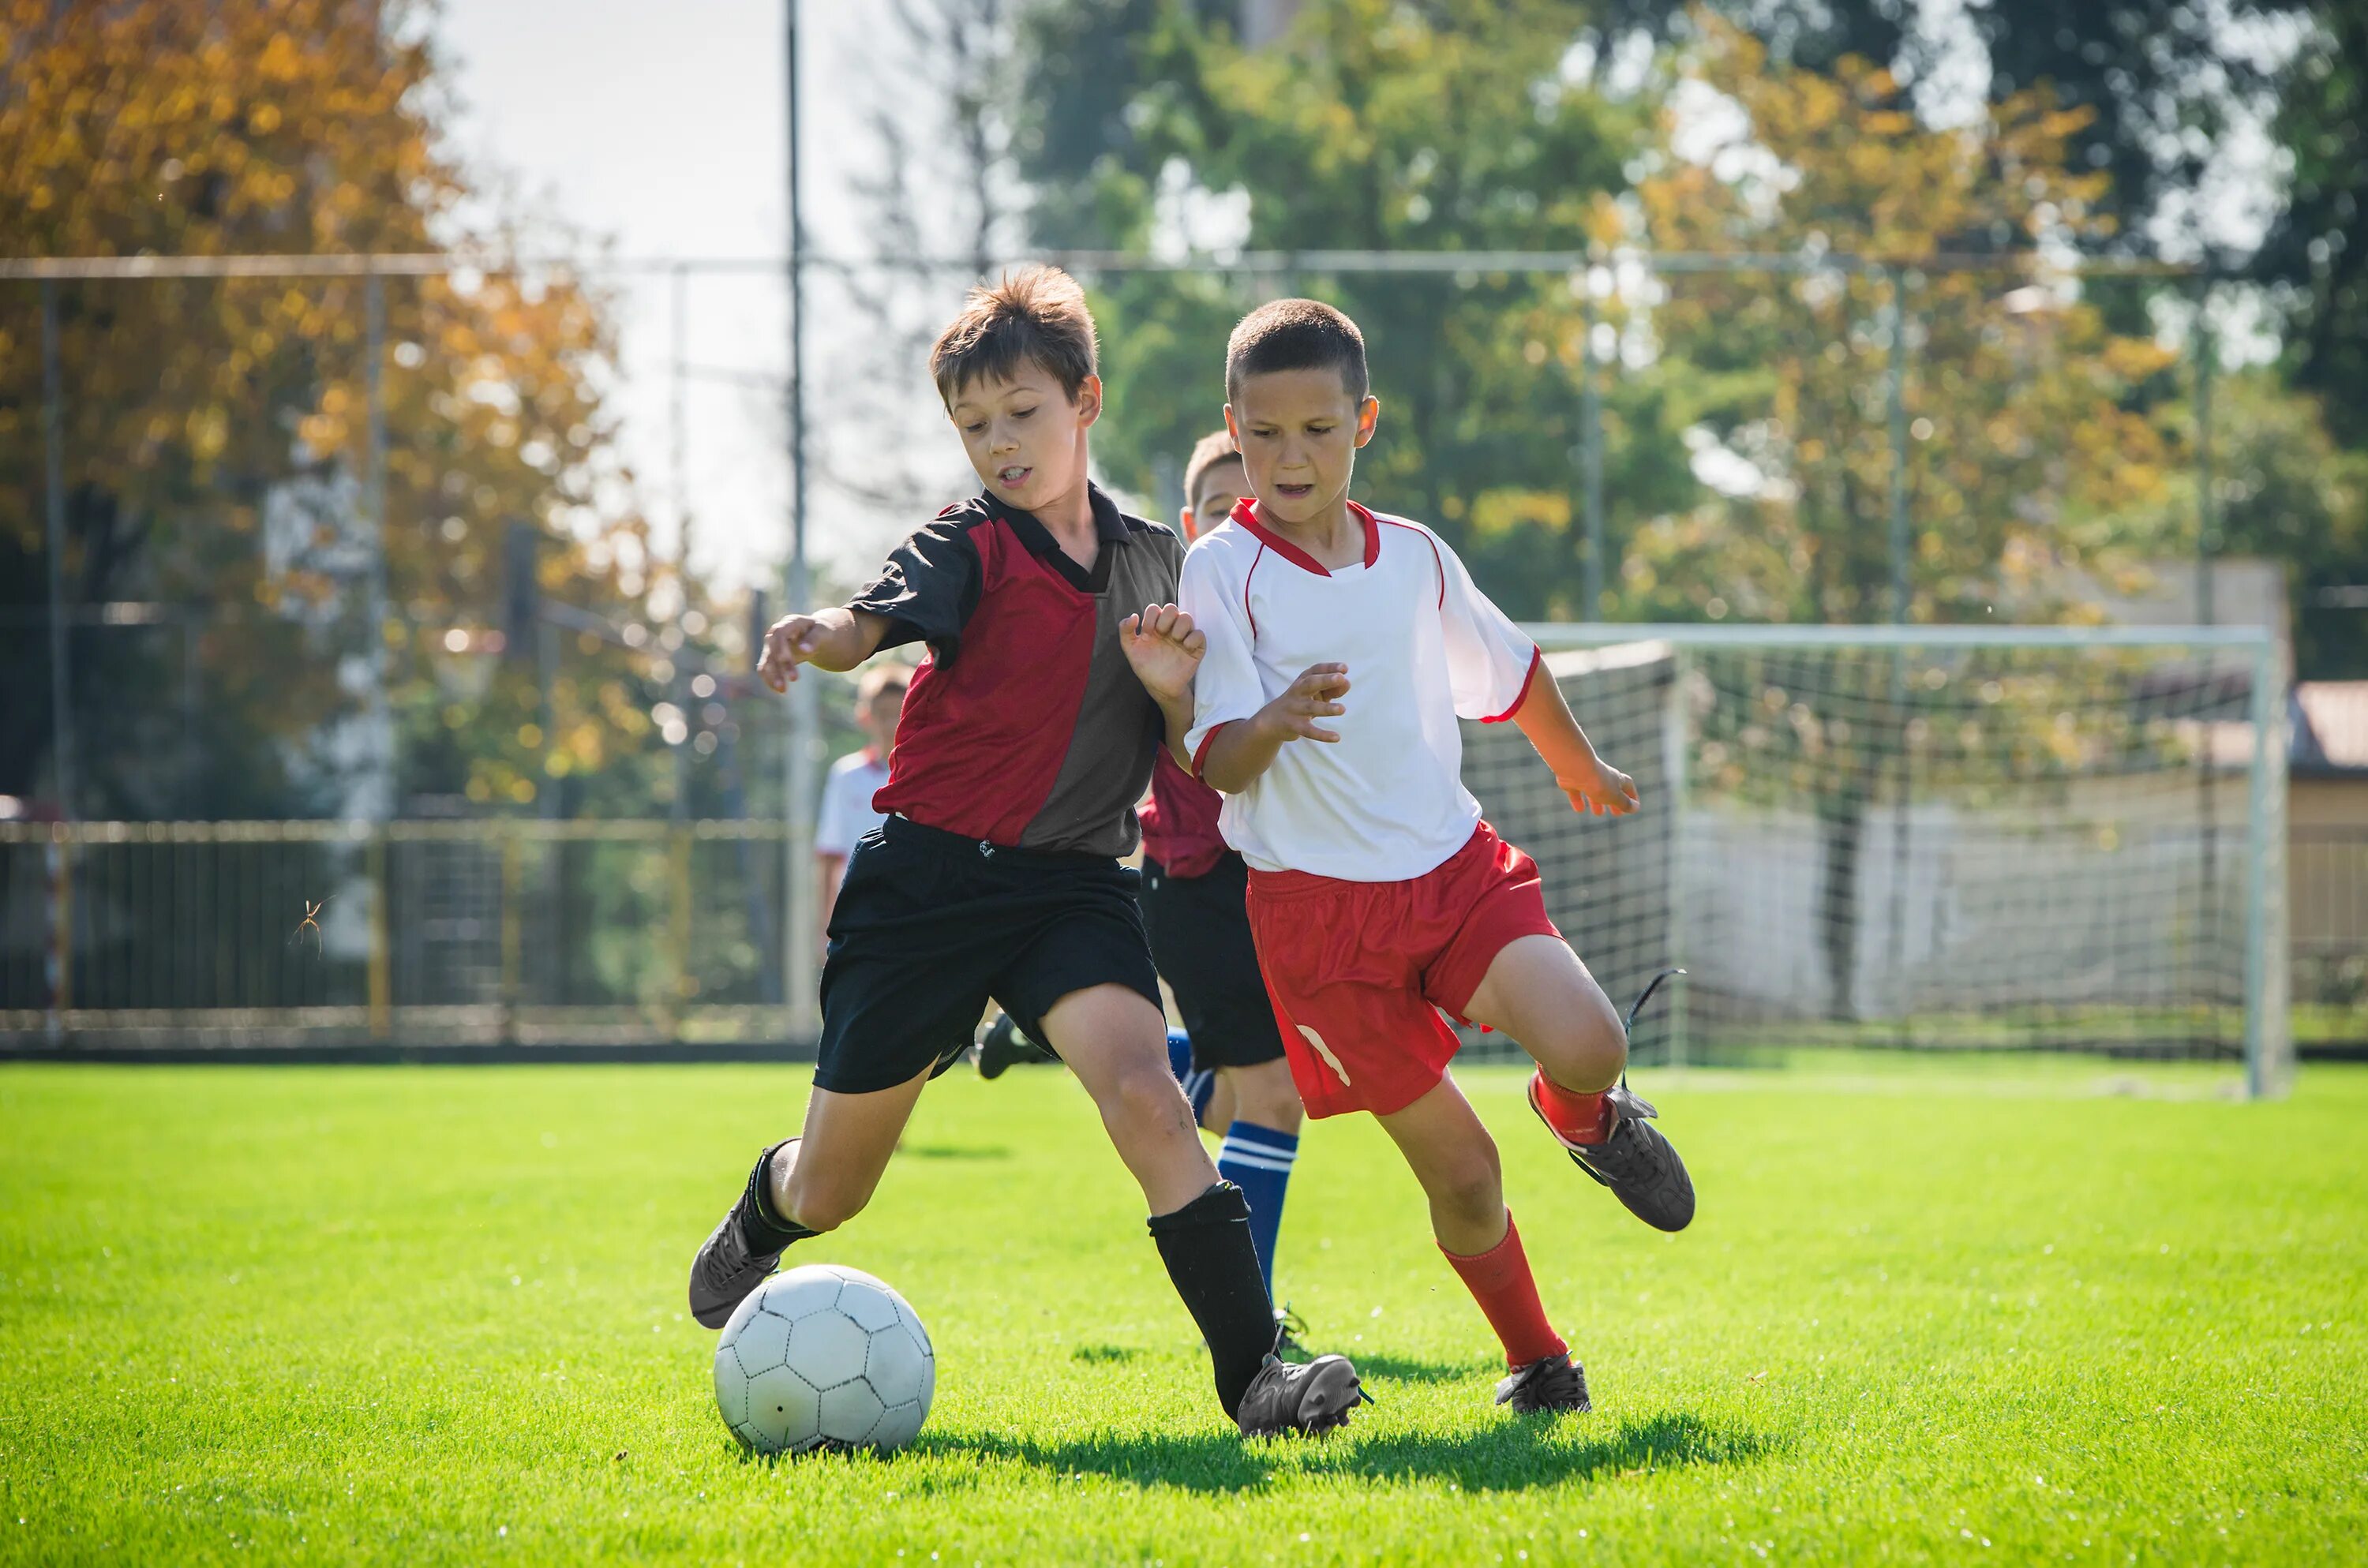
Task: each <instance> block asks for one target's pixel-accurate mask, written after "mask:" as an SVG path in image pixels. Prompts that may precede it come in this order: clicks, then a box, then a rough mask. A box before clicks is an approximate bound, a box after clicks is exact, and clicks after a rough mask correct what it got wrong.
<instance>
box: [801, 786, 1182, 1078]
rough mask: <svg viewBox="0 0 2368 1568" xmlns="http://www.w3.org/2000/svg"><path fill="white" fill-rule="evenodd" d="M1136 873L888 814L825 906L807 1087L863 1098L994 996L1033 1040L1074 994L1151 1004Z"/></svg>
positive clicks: (950, 1054)
mask: <svg viewBox="0 0 2368 1568" xmlns="http://www.w3.org/2000/svg"><path fill="white" fill-rule="evenodd" d="M1141 880H1142V879H1141V878H1140V877H1139V876H1137V875H1136V873H1135V872H1133V871H1132V870H1130V869H1127V868H1126V867H1124V866H1121V865H1120V864H1119V863H1118V862H1117V861H1116V860H1113V859H1110V858H1108V857H1106V856H1099V855H1061V854H1052V853H1047V852H1043V851H1039V850H1029V849H1005V848H1000V847H995V846H981V845H980V844H979V843H978V842H977V841H976V840H975V839H969V838H963V837H962V836H961V835H957V834H951V833H945V832H942V831H940V830H939V829H937V828H934V827H923V826H921V825H920V824H917V823H912V822H907V821H905V819H904V818H902V817H894V816H892V817H890V818H889V819H888V820H887V821H886V822H885V823H883V824H882V825H881V826H880V827H878V828H876V829H874V830H873V831H872V832H871V833H867V834H865V835H863V836H862V837H861V838H860V839H859V840H857V841H856V846H855V853H854V854H852V855H850V856H848V861H847V880H846V881H845V882H844V883H842V884H841V885H840V887H839V892H838V902H837V904H836V905H834V906H833V907H832V909H831V914H830V950H829V956H828V957H827V958H826V959H825V960H824V961H823V966H822V1042H821V1045H820V1047H819V1050H818V1052H817V1060H816V1062H815V1066H814V1086H815V1087H817V1088H823V1089H828V1090H830V1091H831V1092H832V1093H834V1094H841V1095H861V1094H870V1093H871V1092H872V1091H874V1090H878V1089H887V1088H894V1086H895V1085H898V1084H902V1083H905V1082H906V1081H907V1080H909V1079H911V1078H912V1077H914V1076H915V1075H916V1074H921V1073H925V1072H928V1071H930V1070H931V1069H932V1068H934V1069H935V1070H936V1071H938V1072H940V1073H942V1072H944V1071H945V1069H946V1068H947V1067H949V1066H951V1065H952V1064H953V1062H955V1060H956V1059H958V1058H959V1057H960V1056H961V1054H962V1051H963V1050H964V1049H965V1048H966V1047H968V1046H969V1044H970V1042H971V1040H972V1037H973V1035H974V1034H975V1033H976V1032H977V1029H978V1021H979V1018H980V1017H981V1016H982V1015H983V1014H984V1013H985V1011H986V1003H987V999H988V998H989V997H993V998H994V999H995V1000H996V1002H998V1003H1000V1004H1001V1005H1002V1007H1003V1010H1004V1011H1005V1012H1007V1013H1008V1014H1010V1015H1011V1017H1012V1021H1013V1022H1015V1023H1017V1024H1018V1025H1019V1027H1020V1028H1021V1029H1022V1030H1024V1031H1025V1032H1026V1034H1027V1036H1028V1038H1029V1039H1030V1040H1042V1039H1043V1038H1044V1034H1043V1023H1044V1015H1045V1014H1046V1013H1047V1012H1048V1011H1050V1010H1051V1009H1052V1006H1053V1003H1055V1002H1058V1001H1059V1000H1060V999H1061V998H1062V997H1064V996H1066V995H1068V994H1070V993H1071V992H1073V991H1083V990H1085V989H1086V988H1087V987H1088V986H1092V985H1124V986H1127V987H1129V988H1130V989H1132V990H1133V991H1136V992H1139V993H1140V994H1143V995H1144V996H1146V997H1148V998H1150V1000H1151V1005H1152V1006H1155V1007H1156V1006H1159V980H1158V977H1157V976H1156V974H1155V973H1154V972H1153V971H1152V967H1151V949H1150V945H1149V943H1148V941H1147V940H1146V939H1145V937H1144V929H1143V913H1142V910H1141V908H1140V907H1139V906H1138V905H1137V904H1136V903H1135V888H1136V884H1137V883H1138V882H1140V881H1141Z"/></svg>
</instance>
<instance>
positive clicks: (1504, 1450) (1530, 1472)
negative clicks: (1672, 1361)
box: [914, 1411, 1773, 1492]
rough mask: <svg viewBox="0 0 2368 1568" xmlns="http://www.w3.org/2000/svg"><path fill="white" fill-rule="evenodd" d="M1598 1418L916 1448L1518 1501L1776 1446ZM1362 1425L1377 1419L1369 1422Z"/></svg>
mask: <svg viewBox="0 0 2368 1568" xmlns="http://www.w3.org/2000/svg"><path fill="white" fill-rule="evenodd" d="M1599 1419H1600V1417H1588V1416H1562V1417H1559V1418H1555V1419H1553V1420H1545V1421H1540V1420H1515V1419H1508V1420H1507V1421H1506V1422H1505V1424H1504V1425H1503V1426H1498V1427H1497V1428H1495V1429H1493V1430H1491V1431H1486V1432H1482V1433H1476V1434H1462V1435H1457V1436H1453V1437H1441V1436H1435V1435H1427V1434H1423V1433H1415V1432H1408V1433H1393V1432H1388V1431H1381V1432H1372V1435H1370V1436H1366V1435H1363V1434H1358V1433H1356V1430H1355V1428H1351V1432H1352V1434H1354V1435H1352V1436H1350V1437H1344V1438H1338V1439H1335V1440H1333V1441H1331V1442H1326V1443H1323V1444H1319V1445H1315V1446H1311V1447H1308V1448H1305V1449H1302V1448H1300V1447H1299V1446H1298V1445H1296V1444H1290V1443H1283V1442H1278V1443H1276V1444H1275V1445H1273V1446H1266V1445H1252V1444H1246V1443H1244V1442H1243V1441H1242V1440H1241V1439H1240V1438H1238V1437H1231V1436H1226V1435H1223V1434H1167V1433H1106V1434H1103V1435H1101V1436H1099V1437H1086V1438H1078V1439H1072V1440H1069V1441H1065V1442H1046V1441H1042V1440H1039V1439H1036V1438H1031V1437H1006V1436H1003V1435H1002V1434H999V1433H975V1434H970V1433H965V1434H962V1435H961V1436H948V1437H939V1436H933V1435H928V1434H924V1435H923V1436H922V1437H921V1438H920V1440H919V1441H918V1442H917V1443H916V1444H915V1445H914V1448H915V1450H916V1452H919V1453H923V1454H932V1453H934V1454H969V1455H973V1456H974V1457H976V1458H979V1459H986V1460H1010V1461H1014V1462H1017V1463H1019V1464H1025V1465H1030V1466H1033V1467H1035V1468H1037V1469H1040V1470H1043V1471H1050V1472H1052V1474H1053V1478H1054V1479H1059V1478H1061V1477H1064V1476H1069V1475H1078V1474H1083V1475H1100V1476H1108V1477H1110V1479H1111V1480H1114V1481H1124V1482H1130V1483H1133V1484H1134V1485H1137V1486H1143V1487H1152V1486H1173V1487H1178V1488H1180V1489H1182V1490H1184V1491H1188V1492H1239V1491H1245V1490H1252V1489H1258V1488H1263V1487H1265V1486H1267V1485H1269V1484H1270V1483H1272V1482H1273V1480H1274V1472H1275V1471H1276V1469H1277V1468H1278V1467H1279V1466H1281V1465H1286V1464H1287V1465H1290V1467H1291V1468H1292V1469H1293V1470H1295V1471H1302V1472H1304V1473H1307V1474H1318V1475H1320V1474H1333V1475H1354V1476H1362V1477H1365V1478H1368V1479H1372V1480H1382V1481H1411V1480H1424V1481H1448V1482H1452V1483H1455V1484H1456V1485H1457V1486H1459V1487H1461V1488H1463V1490H1464V1491H1466V1492H1510V1491H1520V1490H1525V1489H1527V1488H1530V1487H1536V1486H1558V1485H1560V1484H1562V1483H1565V1482H1569V1481H1588V1480H1592V1479H1594V1478H1595V1477H1598V1476H1612V1477H1618V1476H1628V1475H1642V1474H1645V1473H1647V1472H1649V1471H1659V1470H1674V1469H1677V1468H1679V1467H1680V1466H1685V1465H1697V1464H1741V1463H1747V1462H1748V1461H1750V1460H1755V1459H1757V1458H1759V1456H1760V1455H1762V1454H1765V1453H1767V1452H1768V1451H1769V1450H1770V1448H1771V1447H1772V1446H1773V1445H1772V1444H1771V1442H1770V1439H1769V1438H1767V1437H1763V1436H1762V1435H1761V1434H1759V1433H1758V1432H1754V1431H1750V1430H1748V1429H1747V1428H1744V1427H1739V1426H1725V1425H1722V1424H1720V1423H1716V1422H1711V1421H1705V1420H1703V1419H1702V1417H1700V1416H1697V1415H1690V1414H1688V1413H1686V1412H1683V1411H1673V1412H1668V1413H1664V1414H1662V1415H1646V1416H1637V1417H1634V1418H1632V1419H1630V1420H1626V1421H1622V1422H1620V1423H1618V1424H1617V1425H1614V1426H1609V1427H1599V1426H1595V1425H1593V1423H1594V1422H1595V1421H1596V1420H1599ZM1365 1420H1366V1421H1367V1422H1370V1421H1371V1420H1372V1416H1371V1415H1370V1414H1369V1415H1367V1416H1366V1417H1365ZM1367 1430H1368V1431H1371V1428H1370V1426H1369V1427H1368V1428H1367ZM1293 1460H1296V1461H1297V1462H1296V1463H1292V1461H1293Z"/></svg>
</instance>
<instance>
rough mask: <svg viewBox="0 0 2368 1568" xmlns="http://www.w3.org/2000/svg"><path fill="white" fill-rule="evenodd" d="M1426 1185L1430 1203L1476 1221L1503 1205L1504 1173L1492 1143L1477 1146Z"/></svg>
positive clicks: (1440, 1171) (1436, 1174)
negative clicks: (1498, 1163)
mask: <svg viewBox="0 0 2368 1568" xmlns="http://www.w3.org/2000/svg"><path fill="white" fill-rule="evenodd" d="M1426 1185H1427V1186H1428V1187H1429V1192H1430V1196H1431V1198H1432V1199H1433V1200H1435V1201H1437V1202H1439V1203H1441V1204H1443V1205H1445V1206H1446V1207H1448V1208H1450V1209H1452V1210H1455V1211H1456V1212H1457V1213H1459V1214H1467V1215H1470V1216H1472V1217H1474V1218H1475V1219H1485V1218H1487V1217H1488V1216H1491V1215H1493V1214H1495V1213H1496V1212H1497V1210H1499V1209H1502V1208H1503V1207H1504V1206H1505V1177H1504V1172H1503V1171H1502V1169H1501V1168H1500V1167H1499V1166H1498V1165H1497V1145H1496V1144H1495V1143H1493V1142H1490V1143H1483V1144H1480V1145H1478V1146H1476V1147H1474V1149H1472V1150H1471V1151H1470V1152H1469V1153H1465V1154H1464V1155H1463V1156H1462V1157H1460V1158H1458V1159H1456V1160H1455V1161H1454V1162H1452V1164H1450V1165H1446V1166H1445V1167H1443V1168H1441V1169H1440V1170H1437V1171H1434V1172H1433V1173H1432V1176H1431V1179H1430V1181H1429V1182H1428V1183H1427V1184H1426Z"/></svg>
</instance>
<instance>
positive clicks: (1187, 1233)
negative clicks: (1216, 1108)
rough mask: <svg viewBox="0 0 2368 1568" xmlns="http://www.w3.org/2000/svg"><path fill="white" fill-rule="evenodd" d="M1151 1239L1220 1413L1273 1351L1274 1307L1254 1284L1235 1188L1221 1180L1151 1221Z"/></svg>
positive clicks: (1245, 1210)
mask: <svg viewBox="0 0 2368 1568" xmlns="http://www.w3.org/2000/svg"><path fill="white" fill-rule="evenodd" d="M1151 1239H1152V1240H1153V1241H1155V1242H1156V1243H1158V1244H1159V1261H1160V1262H1162V1263H1164V1264H1166V1265H1167V1278H1169V1279H1170V1280H1172V1281H1174V1282H1175V1286H1176V1293H1177V1294H1178V1296H1181V1297H1183V1298H1184V1307H1185V1310H1186V1311H1187V1312H1190V1313H1191V1314H1192V1321H1193V1322H1194V1323H1196V1324H1200V1326H1201V1338H1203V1339H1205V1340H1207V1341H1208V1342H1209V1355H1210V1358H1211V1359H1212V1360H1213V1361H1214V1362H1215V1363H1216V1375H1217V1403H1220V1404H1222V1405H1224V1407H1225V1414H1226V1415H1235V1413H1236V1412H1237V1411H1239V1409H1240V1408H1241V1403H1242V1395H1243V1393H1244V1392H1247V1390H1248V1388H1249V1386H1250V1380H1251V1379H1253V1378H1255V1377H1257V1376H1258V1369H1259V1368H1260V1367H1262V1366H1264V1365H1265V1364H1266V1358H1267V1357H1268V1355H1269V1353H1270V1352H1271V1351H1272V1350H1273V1349H1274V1345H1275V1332H1276V1331H1275V1326H1274V1303H1273V1302H1272V1301H1270V1300H1269V1298H1268V1296H1267V1293H1266V1282H1265V1281H1264V1280H1263V1279H1262V1278H1259V1275H1258V1248H1257V1246H1256V1245H1255V1244H1253V1243H1252V1242H1251V1240H1250V1206H1249V1202H1248V1200H1247V1199H1245V1198H1243V1196H1242V1189H1241V1188H1240V1187H1235V1185H1234V1184H1233V1183H1231V1182H1229V1181H1221V1182H1219V1183H1218V1184H1217V1185H1216V1186H1214V1187H1211V1188H1210V1189H1209V1190H1208V1191H1206V1192H1204V1193H1202V1194H1201V1196H1200V1197H1198V1198H1196V1199H1193V1200H1192V1201H1191V1202H1190V1203H1187V1204H1186V1205H1184V1207H1183V1208H1181V1209H1178V1210H1176V1212H1174V1213H1173V1214H1155V1215H1153V1216H1152V1218H1151Z"/></svg>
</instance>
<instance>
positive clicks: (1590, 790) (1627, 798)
mask: <svg viewBox="0 0 2368 1568" xmlns="http://www.w3.org/2000/svg"><path fill="white" fill-rule="evenodd" d="M1554 783H1555V784H1556V785H1558V786H1559V787H1560V788H1561V790H1562V792H1563V793H1564V794H1565V795H1567V796H1569V797H1570V809H1571V810H1572V811H1575V812H1588V813H1590V814H1591V815H1594V816H1599V817H1604V816H1611V817H1624V816H1626V815H1627V814H1628V813H1629V812H1633V811H1634V810H1635V809H1636V781H1635V780H1634V778H1629V777H1628V776H1627V775H1626V774H1624V773H1622V772H1621V771H1620V770H1619V769H1618V768H1616V767H1612V766H1611V764H1610V763H1608V762H1605V761H1604V760H1603V759H1602V758H1601V757H1595V758H1592V759H1591V760H1590V761H1589V762H1588V764H1587V765H1585V766H1583V767H1580V768H1579V769H1577V770H1575V771H1573V772H1571V773H1569V774H1556V775H1555V776H1554Z"/></svg>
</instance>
